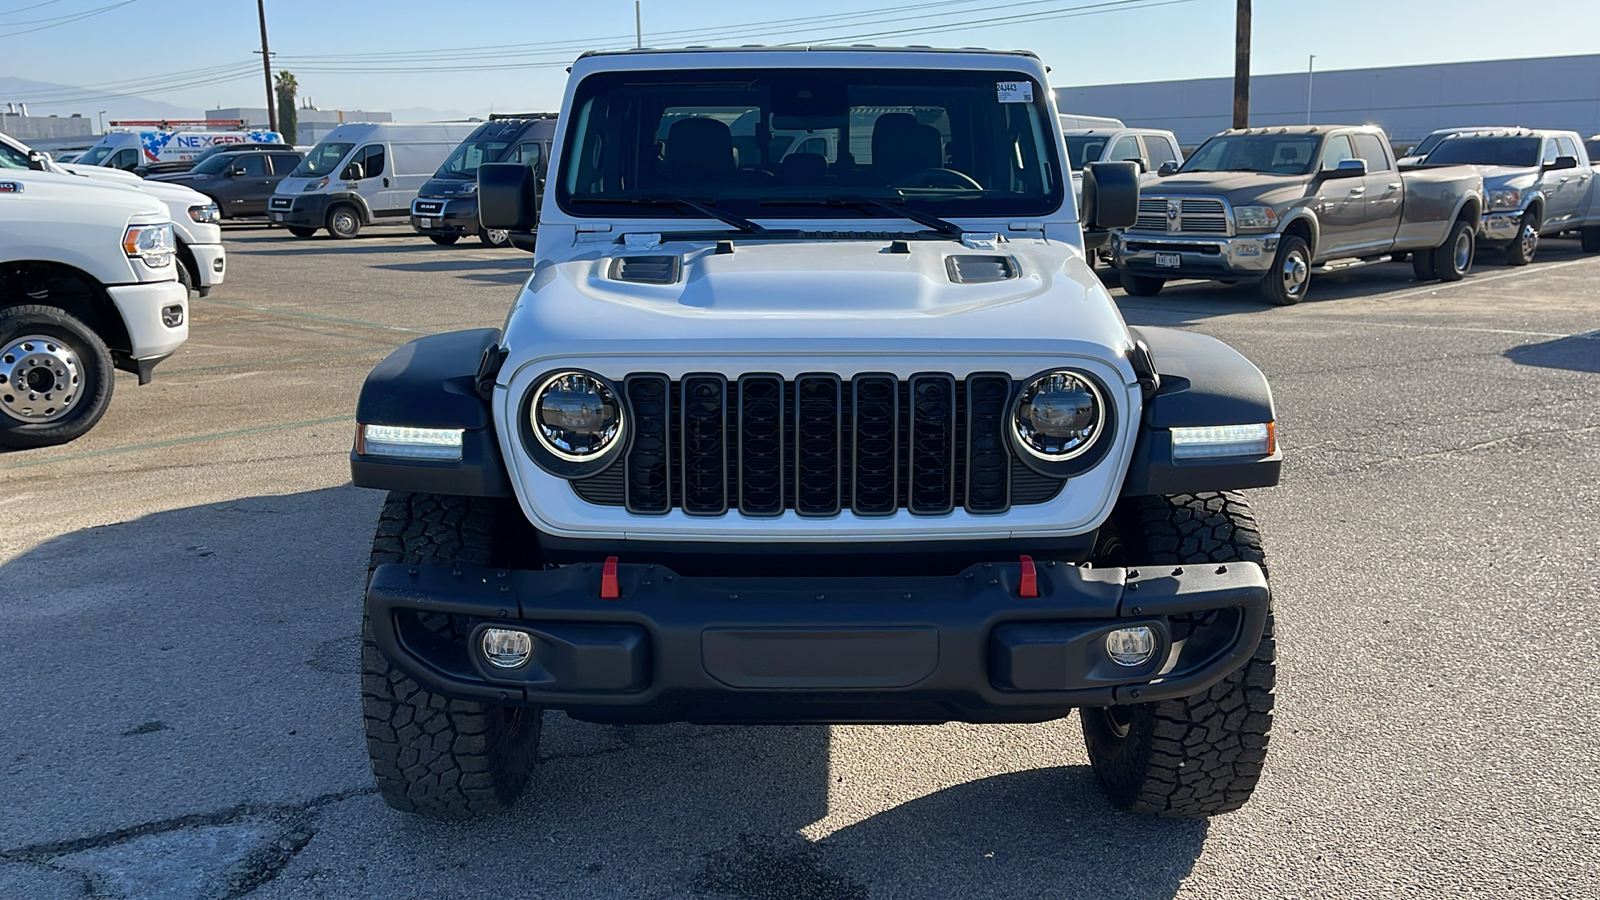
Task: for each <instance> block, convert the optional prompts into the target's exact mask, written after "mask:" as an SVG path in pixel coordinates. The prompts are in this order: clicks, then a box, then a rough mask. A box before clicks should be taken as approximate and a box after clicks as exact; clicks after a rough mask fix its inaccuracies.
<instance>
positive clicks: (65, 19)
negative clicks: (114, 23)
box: [0, 0, 139, 38]
mask: <svg viewBox="0 0 1600 900" xmlns="http://www.w3.org/2000/svg"><path fill="white" fill-rule="evenodd" d="M137 2H139V0H122V2H120V3H112V4H110V5H108V6H101V7H97V8H95V9H91V10H88V11H86V12H81V13H73V14H71V15H66V16H57V17H55V18H54V19H35V20H33V21H31V22H12V23H10V24H11V25H32V24H36V23H38V22H53V23H54V24H51V25H40V26H39V27H38V28H24V29H23V30H21V31H11V32H7V33H5V34H0V38H8V37H16V36H17V35H21V34H33V33H34V32H35V31H44V30H46V29H49V28H59V27H61V26H62V25H70V24H72V23H73V22H78V21H82V20H83V19H88V18H92V17H94V16H98V15H101V14H102V13H108V12H111V11H112V10H114V9H121V8H122V7H124V6H127V5H128V4H130V3H137ZM58 20H59V21H58ZM7 27H10V26H9V25H8V26H7Z"/></svg>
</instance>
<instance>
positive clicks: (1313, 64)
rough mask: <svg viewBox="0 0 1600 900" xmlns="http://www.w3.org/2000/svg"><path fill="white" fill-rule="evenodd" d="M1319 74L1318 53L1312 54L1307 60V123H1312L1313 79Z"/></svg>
mask: <svg viewBox="0 0 1600 900" xmlns="http://www.w3.org/2000/svg"><path fill="white" fill-rule="evenodd" d="M1316 74H1317V55H1316V54H1315V53H1313V54H1311V59H1310V60H1308V61H1307V62H1306V124H1307V125H1310V124H1311V79H1312V78H1314V77H1316Z"/></svg>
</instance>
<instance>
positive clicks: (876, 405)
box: [850, 375, 900, 516]
mask: <svg viewBox="0 0 1600 900" xmlns="http://www.w3.org/2000/svg"><path fill="white" fill-rule="evenodd" d="M850 391H851V400H853V401H854V402H853V403H851V407H852V410H851V411H852V412H853V413H854V416H853V417H852V421H851V426H852V427H851V432H852V433H853V435H854V438H855V440H854V442H853V451H852V454H851V469H852V471H853V474H854V476H855V493H854V495H853V498H852V500H851V503H850V508H851V509H853V510H855V512H856V514H857V515H862V516H888V515H893V514H894V511H895V510H896V509H897V508H899V506H900V503H899V499H900V491H899V488H900V465H899V457H900V454H899V449H900V380H899V379H897V378H895V377H894V376H893V375H858V376H857V377H855V378H854V379H852V380H851V382H850Z"/></svg>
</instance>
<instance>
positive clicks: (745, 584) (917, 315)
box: [350, 48, 1281, 816]
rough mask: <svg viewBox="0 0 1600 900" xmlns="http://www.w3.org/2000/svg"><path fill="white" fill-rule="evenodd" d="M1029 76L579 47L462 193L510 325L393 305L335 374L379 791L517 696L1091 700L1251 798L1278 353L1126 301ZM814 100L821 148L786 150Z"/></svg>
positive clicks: (628, 716) (509, 772)
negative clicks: (546, 108) (381, 331)
mask: <svg viewBox="0 0 1600 900" xmlns="http://www.w3.org/2000/svg"><path fill="white" fill-rule="evenodd" d="M1056 115H1057V111H1056V109H1055V107H1054V102H1053V100H1052V99H1051V92H1050V90H1049V89H1048V84H1047V81H1046V77H1045V68H1044V66H1043V65H1042V64H1041V63H1040V61H1039V60H1038V59H1037V58H1036V57H1034V56H1033V55H1032V54H1028V53H999V52H987V51H971V50H966V51H938V50H926V49H904V50H899V49H866V48H851V49H807V48H796V49H770V50H759V49H741V50H701V51H696V50H687V51H629V52H618V53H599V54H589V55H586V56H584V57H582V58H580V59H579V60H578V61H577V62H576V63H575V64H574V66H573V68H572V73H571V78H570V80H569V83H568V85H567V89H566V97H565V103H564V105H563V107H562V111H561V118H560V122H561V127H560V129H559V130H558V132H557V135H556V138H555V145H554V150H553V155H552V160H553V161H554V164H553V165H552V166H551V167H550V168H549V169H548V182H547V183H546V182H545V180H544V179H541V178H539V176H538V175H537V173H535V172H534V170H532V169H530V168H529V167H527V166H525V165H518V164H486V165H484V166H482V167H481V168H480V169H479V173H478V174H479V181H480V187H479V197H480V201H479V202H480V217H481V219H482V224H483V225H484V227H488V228H499V229H505V230H506V231H508V232H509V233H511V235H512V237H513V241H514V242H515V243H517V244H518V246H522V247H524V248H525V249H532V250H533V251H534V254H535V259H534V267H533V273H532V275H531V277H530V278H529V280H528V281H527V283H526V284H525V285H524V286H523V287H522V289H521V290H520V291H519V293H518V295H517V296H516V298H515V300H514V302H513V303H512V307H511V312H510V315H509V317H508V318H507V320H506V323H505V327H504V328H503V329H484V330H475V331H461V332H455V333H451V334H441V335H436V336H432V337H426V338H422V339H420V340H417V341H414V342H412V343H410V344H407V345H406V346H404V347H403V348H401V349H399V350H397V351H396V352H395V353H394V354H392V355H391V356H390V357H389V358H388V359H386V360H384V361H383V362H382V363H380V364H379V365H378V367H377V368H376V369H374V370H373V372H372V374H371V375H370V376H369V377H368V380H367V382H366V385H365V386H364V387H363V389H362V392H361V397H360V400H359V403H358V407H357V420H358V424H357V432H356V442H355V446H354V448H353V450H352V452H351V457H350V459H351V470H352V474H353V479H354V481H355V483H356V484H357V485H360V486H364V487H371V488H378V489H383V490H387V491H390V494H389V495H388V499H387V501H386V503H385V504H384V507H383V512H382V514H381V518H380V520H379V523H378V528H377V537H376V540H375V542H374V546H373V553H372V557H371V573H370V578H369V581H368V586H367V593H366V599H365V613H366V616H365V621H366V624H365V629H364V646H363V657H362V695H363V701H364V708H365V721H366V729H367V741H368V748H369V751H370V754H371V762H372V769H373V773H374V775H375V777H376V780H377V783H378V786H379V788H380V790H381V792H382V794H383V796H384V798H385V799H386V800H387V801H388V802H389V803H390V804H391V805H393V806H394V807H396V808H398V809H402V810H409V811H414V812H421V813H427V814H433V815H445V816H452V815H454V816H459V815H467V814H473V813H485V812H491V811H493V810H496V809H499V808H503V807H505V806H507V805H509V804H511V803H512V802H513V801H514V800H515V799H516V797H517V796H518V794H519V793H520V792H521V791H522V789H523V788H524V786H525V784H526V782H527V779H528V774H529V769H530V767H531V766H532V764H533V763H534V760H535V758H536V748H537V744H538V739H539V734H540V723H541V716H542V714H543V712H544V711H545V710H559V711H564V712H566V713H567V714H568V715H571V716H573V717H576V718H580V719H584V720H588V721H595V722H621V723H649V722H669V721H691V722H735V723H788V722H823V723H833V722H879V723H938V722H949V721H962V722H993V723H1003V722H1042V721H1049V720H1054V719H1059V718H1062V717H1064V716H1066V715H1068V714H1069V713H1070V712H1071V711H1072V710H1074V709H1078V710H1080V714H1081V717H1082V722H1083V731H1084V735H1085V738H1086V742H1087V745H1088V753H1089V757H1090V759H1091V760H1092V762H1093V765H1094V768H1095V770H1096V772H1097V773H1098V774H1099V777H1100V779H1101V781H1102V783H1103V784H1104V786H1105V788H1106V790H1107V793H1108V794H1109V796H1110V797H1111V799H1112V800H1113V802H1115V803H1116V804H1117V805H1119V806H1121V807H1123V808H1127V809H1132V810H1139V811H1143V812H1149V813H1154V814H1161V815H1169V816H1205V815H1210V814H1213V813H1218V812H1224V811H1227V810H1231V809H1236V808H1238V807H1239V806H1240V805H1241V804H1243V803H1244V802H1245V800H1246V799H1247V798H1248V797H1249V796H1250V793H1251V791H1252V790H1253V789H1254V787H1255V785H1256V781H1257V778H1258V776H1259V775H1260V772H1261V766H1262V761H1263V759H1264V756H1265V752H1266V745H1267V734H1268V729H1269V725H1270V714H1271V709H1272V700H1273V695H1272V692H1273V682H1274V661H1273V640H1272V619H1271V609H1270V603H1269V601H1270V597H1269V593H1268V587H1267V575H1266V570H1265V568H1263V560H1264V557H1263V553H1262V547H1261V541H1260V536H1259V534H1258V531H1257V528H1256V525H1255V522H1254V520H1253V519H1252V517H1251V515H1250V512H1249V509H1248V507H1247V505H1246V503H1245V500H1244V499H1243V497H1242V496H1241V495H1240V494H1239V493H1238V491H1240V490H1242V489H1247V488H1257V487H1266V486H1270V485H1273V484H1275V483H1276V482H1277V479H1278V473H1279V468H1280V465H1281V455H1280V453H1279V451H1278V448H1277V446H1276V443H1275V428H1274V423H1275V418H1276V417H1275V413H1274V409H1273V403H1272V396H1271V392H1270V391H1269V389H1268V386H1267V383H1266V381H1265V379H1264V378H1263V377H1262V375H1261V373H1260V372H1259V371H1258V370H1257V369H1256V368H1255V367H1254V366H1253V365H1251V364H1250V362H1249V361H1247V360H1246V359H1245V358H1244V357H1242V356H1240V355H1239V354H1238V353H1236V352H1234V351H1233V350H1231V349H1229V348H1228V347H1227V346H1225V345H1223V344H1222V343H1220V342H1218V341H1216V340H1213V339H1212V338H1209V337H1205V336H1203V335H1199V334H1194V333H1190V332H1182V331H1173V330H1168V329H1161V328H1130V327H1129V326H1127V325H1126V324H1125V323H1124V322H1123V320H1122V317H1121V316H1120V315H1119V313H1118V310H1117V307H1116V305H1115V304H1114V303H1113V302H1112V300H1111V297H1110V296H1109V295H1108V293H1107V292H1106V290H1105V288H1104V287H1103V286H1102V285H1101V284H1100V282H1099V281H1098V280H1097V279H1096V278H1095V277H1094V274H1093V273H1092V272H1091V271H1090V269H1089V267H1088V265H1086V263H1085V261H1084V255H1085V252H1086V250H1089V249H1093V248H1097V247H1099V246H1102V245H1103V244H1104V243H1105V242H1106V241H1107V240H1108V239H1109V234H1110V229H1112V228H1119V227H1125V226H1127V225H1130V224H1132V223H1133V221H1134V219H1135V216H1136V215H1137V207H1138V173H1137V171H1136V168H1135V166H1134V164H1132V163H1121V162H1118V163H1097V164H1094V165H1091V166H1088V167H1086V172H1085V186H1084V203H1083V209H1082V210H1080V209H1079V208H1078V206H1077V204H1076V203H1075V202H1074V198H1073V191H1072V181H1071V178H1070V173H1069V169H1068V166H1067V164H1066V149H1065V145H1064V142H1063V138H1062V134H1061V130H1060V128H1059V127H1057V125H1056V122H1057V119H1056ZM735 122H739V123H740V127H739V128H733V127H731V125H732V123H735ZM751 123H753V126H754V127H748V128H747V127H745V126H747V125H750V124H751ZM801 131H803V132H805V133H807V134H822V135H826V136H827V137H828V139H827V140H825V141H820V142H818V148H819V149H820V150H821V151H822V152H817V153H810V152H806V153H784V152H783V150H784V149H786V148H787V146H788V143H789V141H788V140H786V139H785V140H780V139H779V138H780V137H786V136H788V135H792V134H794V133H796V132H801ZM541 196H542V201H541V202H540V203H536V200H537V199H538V198H540V197H541ZM536 220H537V221H536ZM535 226H537V228H536V233H537V237H536V238H533V237H532V235H533V233H534V232H535Z"/></svg>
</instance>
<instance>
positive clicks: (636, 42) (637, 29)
mask: <svg viewBox="0 0 1600 900" xmlns="http://www.w3.org/2000/svg"><path fill="white" fill-rule="evenodd" d="M633 48H634V49H635V50H642V49H644V16H643V14H642V13H640V12H639V0H633Z"/></svg>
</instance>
